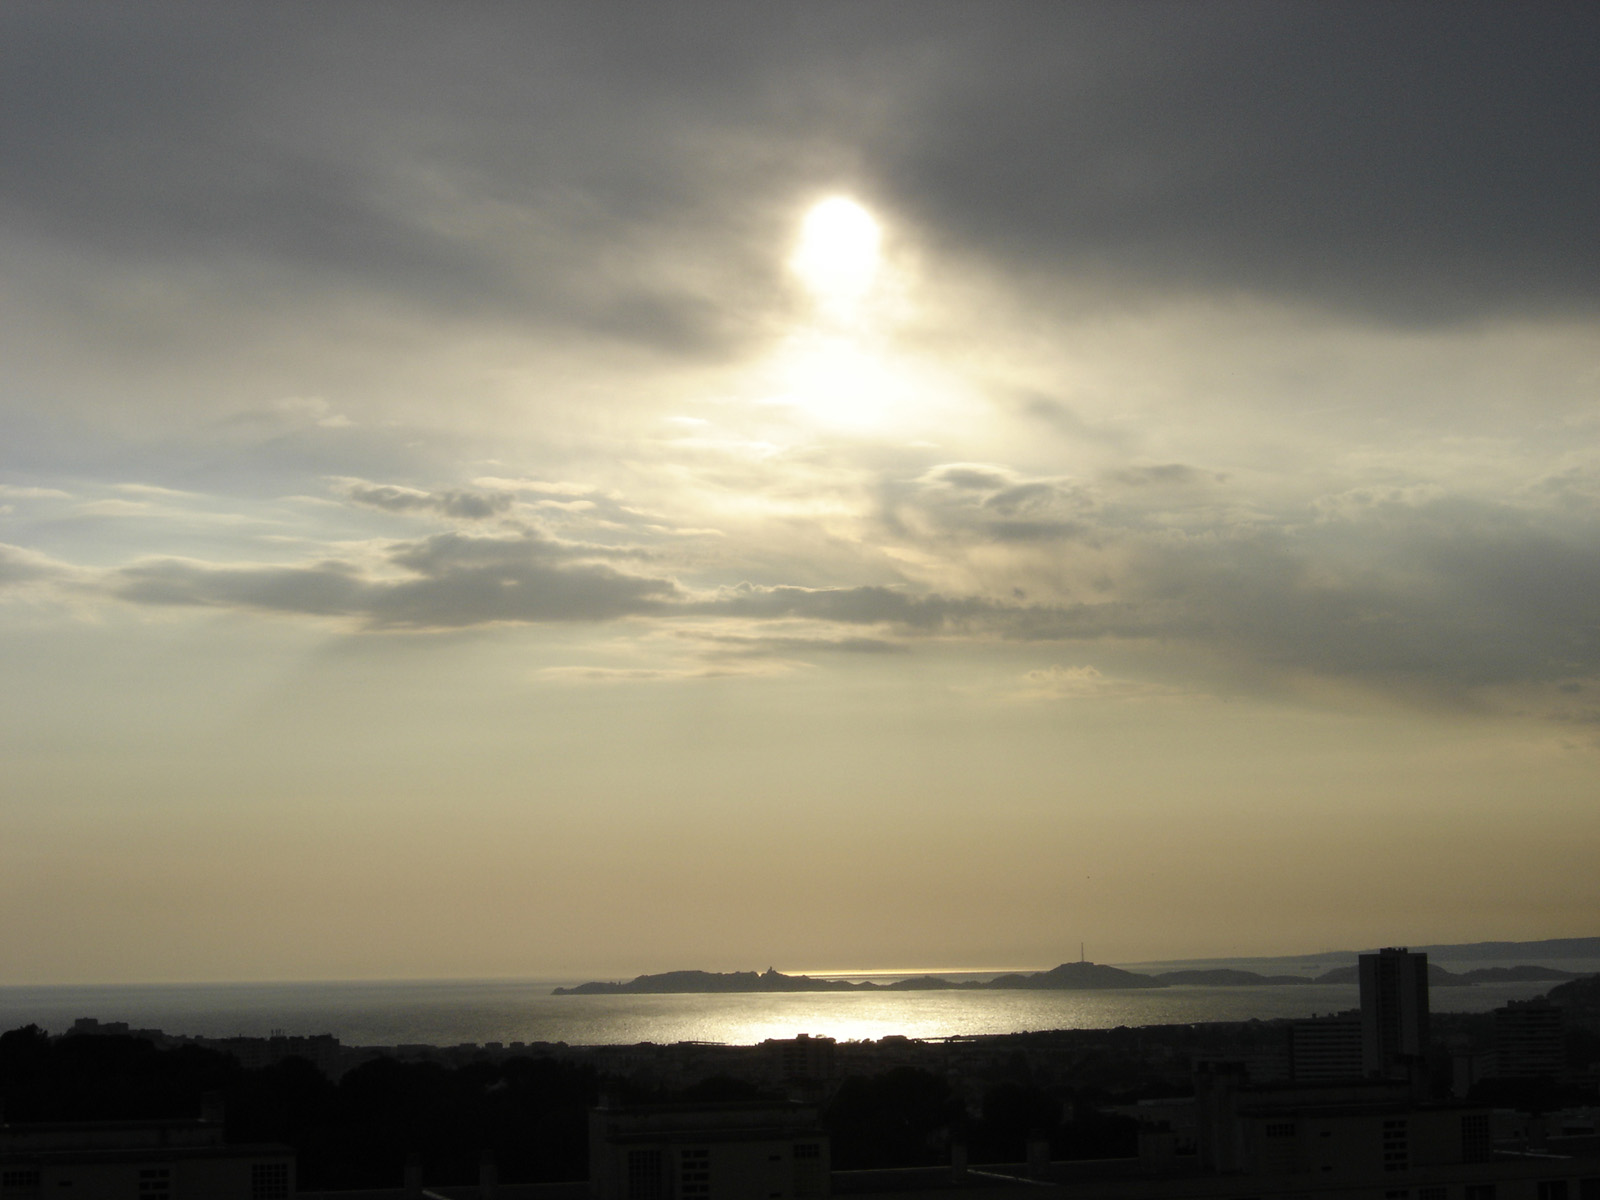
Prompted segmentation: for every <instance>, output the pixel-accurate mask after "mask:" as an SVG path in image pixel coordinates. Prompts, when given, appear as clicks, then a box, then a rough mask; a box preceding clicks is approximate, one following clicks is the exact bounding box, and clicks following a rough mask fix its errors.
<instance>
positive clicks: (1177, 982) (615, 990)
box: [552, 939, 1600, 996]
mask: <svg viewBox="0 0 1600 1200" xmlns="http://www.w3.org/2000/svg"><path fill="white" fill-rule="evenodd" d="M1596 940H1597V941H1600V939H1596ZM1580 978H1583V976H1582V975H1580V974H1579V973H1578V972H1575V971H1563V970H1560V969H1558V968H1555V967H1538V966H1515V967H1480V968H1478V969H1477V970H1473V971H1465V972H1462V973H1460V974H1457V973H1455V972H1453V971H1447V970H1445V969H1444V968H1443V967H1441V966H1438V965H1436V964H1433V963H1430V964H1428V983H1429V985H1430V986H1432V987H1470V986H1472V985H1473V984H1475V983H1535V982H1544V981H1546V980H1548V981H1550V982H1553V983H1554V982H1560V981H1563V980H1574V979H1580ZM1356 982H1357V972H1356V967H1355V966H1354V965H1351V966H1347V967H1335V968H1333V970H1331V971H1325V972H1323V973H1322V974H1321V975H1317V976H1314V977H1306V976H1302V975H1259V974H1257V973H1256V972H1254V971H1240V970H1234V969H1223V968H1219V969H1216V970H1194V971H1167V972H1163V973H1161V974H1159V975H1143V974H1140V973H1138V972H1136V971H1124V970H1123V969H1122V968H1120V967H1111V966H1107V965H1105V964H1104V963H1092V962H1074V963H1062V964H1061V965H1060V966H1056V967H1052V968H1050V970H1048V971H1034V972H1031V973H1018V972H1013V973H1011V974H1007V975H998V976H996V977H995V978H993V979H990V980H986V981H978V980H964V981H962V982H955V981H952V980H949V979H943V978H941V977H939V976H937V975H916V976H912V977H910V978H907V979H898V980H895V981H893V982H891V983H877V982H873V981H869V980H862V981H857V982H852V981H850V980H847V979H817V978H815V977H813V976H810V975H785V974H783V972H781V971H776V970H774V969H772V968H771V967H768V968H767V969H766V970H765V971H763V972H761V973H759V974H758V973H756V972H755V971H729V972H723V973H719V972H715V971H667V972H664V973H662V974H658V975H640V976H638V977H637V978H635V979H631V980H629V981H627V982H614V983H604V982H593V983H580V984H578V985H577V986H576V987H570V988H567V987H558V988H556V989H555V991H554V992H553V993H552V994H553V995H556V996H619V995H626V996H637V995H661V994H667V993H693V992H702V993H715V992H866V991H980V990H982V991H988V990H1035V991H1099V990H1105V989H1110V988H1164V987H1173V986H1189V987H1285V986H1293V985H1304V984H1312V983H1334V984H1353V983H1356Z"/></svg>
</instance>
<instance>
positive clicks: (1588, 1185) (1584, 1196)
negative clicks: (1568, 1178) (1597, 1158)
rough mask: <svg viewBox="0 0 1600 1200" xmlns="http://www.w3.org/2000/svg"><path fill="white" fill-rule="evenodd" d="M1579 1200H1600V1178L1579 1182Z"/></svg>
mask: <svg viewBox="0 0 1600 1200" xmlns="http://www.w3.org/2000/svg"><path fill="white" fill-rule="evenodd" d="M1578 1200H1600V1178H1589V1179H1580V1180H1578Z"/></svg>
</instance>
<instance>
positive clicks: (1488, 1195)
mask: <svg viewBox="0 0 1600 1200" xmlns="http://www.w3.org/2000/svg"><path fill="white" fill-rule="evenodd" d="M1463 1200H1494V1184H1492V1183H1469V1184H1467V1190H1466V1193H1465V1194H1464V1196H1463Z"/></svg>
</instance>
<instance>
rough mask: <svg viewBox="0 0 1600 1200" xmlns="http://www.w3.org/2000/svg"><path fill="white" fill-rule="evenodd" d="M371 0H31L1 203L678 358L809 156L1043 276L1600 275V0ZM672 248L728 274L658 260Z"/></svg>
mask: <svg viewBox="0 0 1600 1200" xmlns="http://www.w3.org/2000/svg"><path fill="white" fill-rule="evenodd" d="M370 17H371V11H370V10H368V9H365V8H350V7H345V6H336V7H333V8H322V7H318V8H305V7H279V8H260V7H234V6H226V7H213V8H206V9H201V8H196V7H193V6H186V5H185V6H171V5H166V6H164V5H141V6H138V8H137V9H124V8H120V7H117V6H111V5H72V4H69V5H43V4H38V5H28V4H18V5H11V6H8V7H7V9H6V12H5V15H4V22H5V26H4V36H5V39H6V42H7V45H8V48H9V53H8V54H7V55H6V57H5V65H4V67H3V70H0V89H3V91H0V108H3V111H4V112H5V114H6V116H5V121H6V134H7V136H6V153H5V155H4V156H3V158H0V219H3V220H4V222H5V224H6V226H7V227H8V228H9V229H10V230H11V231H12V232H13V233H17V234H22V235H24V236H27V237H31V238H44V239H48V240H51V241H54V242H57V243H60V244H64V245H71V246H74V247H76V248H77V249H79V250H80V251H82V250H88V251H91V252H94V253H100V254H104V255H110V256H113V257H120V258H125V259H129V260H131V261H159V262H162V263H166V264H171V263H175V262H187V263H190V264H193V265H196V266H215V267H217V268H218V269H224V268H226V269H227V270H229V271H232V272H234V273H238V272H240V271H241V270H242V271H245V272H246V273H247V274H249V275H250V277H251V278H253V279H254V281H255V282H256V284H257V285H258V286H259V285H266V286H268V287H271V288H281V287H284V286H286V285H289V284H291V283H292V282H293V281H294V280H296V279H300V280H301V281H302V282H304V281H309V280H311V279H323V280H332V279H338V280H343V281H346V282H353V283H358V284H360V285H361V286H364V287H367V288H372V289H377V290H380V291H384V292H388V293H391V294H393V295H395V296H401V297H406V298H408V299H409V300H411V301H413V302H418V303H422V304H425V305H427V306H429V307H434V308H439V309H441V310H444V309H448V310H452V311H455V312H461V311H480V312H481V311H499V312H501V313H503V314H505V315H507V316H511V315H515V316H517V317H518V318H519V319H524V320H526V319H530V318H531V319H537V320H539V321H542V322H545V323H547V324H551V325H554V326H562V325H581V326H582V327H584V328H586V329H588V330H589V331H590V332H592V333H595V334H597V335H600V336H604V337H614V338H621V339H624V340H629V341H634V342H637V343H639V344H641V345H647V346H656V347H664V348H670V349H674V350H676V351H678V352H682V353H689V354H707V353H718V352H721V351H725V350H726V349H727V348H728V347H729V346H730V345H732V344H734V343H735V342H736V341H737V340H738V339H739V338H741V337H746V336H749V335H750V334H751V330H750V329H749V328H747V327H746V324H745V323H746V320H747V314H748V306H749V301H750V299H751V297H752V295H753V294H754V293H753V292H752V291H751V290H750V289H752V288H755V287H759V286H764V284H765V283H770V280H771V276H772V272H773V269H774V268H773V265H772V264H771V263H770V261H769V260H764V259H763V257H762V256H761V255H758V254H756V253H755V247H756V245H757V244H758V243H759V245H760V246H761V249H762V250H763V252H764V251H765V248H766V246H767V244H768V241H769V240H770V232H771V231H770V230H769V229H768V228H767V227H766V225H765V222H766V221H767V219H768V218H767V216H766V209H767V208H769V207H771V206H772V205H775V204H777V203H779V202H780V198H781V197H787V196H790V195H792V194H793V192H794V189H795V188H796V187H802V188H803V187H807V186H816V184H817V181H818V180H819V179H820V180H824V181H826V180H829V179H834V180H837V179H844V180H847V181H849V180H853V181H854V182H855V183H856V185H858V186H859V187H861V188H863V189H864V190H866V191H867V192H869V193H876V194H877V196H878V198H879V199H881V200H884V201H887V202H888V203H889V205H890V206H891V207H892V208H893V209H894V210H896V211H898V212H900V213H902V214H906V215H909V216H911V217H913V218H914V219H915V221H916V222H917V223H918V224H919V225H920V227H921V228H922V230H923V232H924V233H925V234H926V236H928V237H929V238H930V239H931V240H932V242H933V243H934V244H935V245H938V246H943V247H947V248H951V249H956V248H959V250H960V252H961V253H963V254H972V253H978V254H980V255H985V256H988V257H990V258H992V259H993V261H995V262H996V263H998V264H1002V265H1004V266H1006V267H1008V268H1010V269H1025V270H1026V271H1027V272H1029V273H1033V274H1037V273H1038V272H1039V271H1041V270H1043V271H1045V272H1051V273H1066V274H1068V275H1070V276H1072V277H1073V278H1076V279H1079V280H1082V279H1101V280H1103V281H1104V280H1121V281H1123V282H1124V283H1126V284H1129V285H1135V286H1143V287H1151V288H1155V289H1159V290H1169V289H1173V288H1178V289H1193V288H1205V289H1208V290H1218V289H1221V290H1244V291H1255V292H1261V293H1264V294H1269V295H1278V296H1286V297H1292V298H1297V299H1301V300H1306V301H1311V302H1314V303H1320V304H1328V305H1334V306H1338V307H1342V308H1347V309H1351V310H1356V311H1361V312H1364V313H1367V314H1369V315H1373V316H1380V317H1385V318H1394V317H1400V318H1403V319H1407V320H1415V321H1434V320H1440V319H1453V318H1460V317H1466V316H1473V315H1477V314H1483V313H1493V312H1506V311H1523V310H1550V309H1558V310H1559V309H1581V310H1583V311H1585V312H1592V311H1593V310H1594V307H1595V301H1596V299H1597V296H1600V283H1597V280H1600V249H1597V246H1596V241H1595V239H1594V238H1593V237H1592V236H1591V223H1592V216H1593V211H1594V206H1595V204H1596V202H1597V199H1600V158H1597V157H1596V156H1595V155H1594V154H1593V152H1592V149H1593V147H1594V146H1595V145H1596V144H1600V10H1597V9H1596V8H1595V7H1594V6H1593V5H1585V4H1560V3H1537V4H1519V5H1514V6H1513V5H1504V4H1482V3H1465V4H1461V3H1453V4H1443V3H1415V4H1390V3H1375V2H1365V3H1362V2H1358V3H1346V4H1339V5H1309V4H1302V5H1285V4H1277V3H1259V2H1257V3H1220V4H1207V5H1203V6H1200V5H1187V4H1177V3H1150V4H1137V5H1113V4H1095V5H1089V4H1077V5H1049V6H1045V5H1035V4H985V5H982V6H973V5H964V4H936V5H928V4H915V5H899V4H875V5H870V6H868V5H854V4H838V3H821V4H818V3H807V4H804V5H792V6H775V7H769V6H761V8H760V9H756V8H751V7H747V6H724V5H715V4H698V5H693V6H687V7H685V6H673V7H670V8H653V7H652V8H627V9H619V10H615V11H613V12H609V13H606V14H604V15H603V16H602V15H596V14H594V13H593V12H591V11H587V10H584V11H581V12H580V10H579V9H577V8H565V7H559V6H554V7H553V6H538V7H516V8H506V7H501V8H481V9H472V10H461V9H450V10H442V9H437V8H432V7H423V6H414V5H394V6H389V7H388V8H386V10H385V14H384V18H383V19H382V20H381V21H373V20H371V19H370ZM783 202H785V203H786V202H787V201H783ZM509 214H518V215H515V216H512V215H509ZM506 221H509V222H510V224H506V223H505V222H506ZM512 235H514V238H515V240H514V242H509V241H508V240H507V238H508V237H510V236H512ZM679 244H684V245H686V246H688V248H689V249H690V250H691V251H692V252H694V253H697V254H700V255H701V256H702V257H704V255H706V254H708V253H709V254H715V255H717V256H719V258H718V261H719V263H720V265H719V267H718V271H719V272H720V283H719V286H718V291H717V293H716V294H715V295H712V294H711V293H709V292H707V291H706V290H705V289H704V288H703V287H702V286H700V285H698V284H694V283H691V282H689V281H688V280H686V279H685V278H684V277H683V275H682V274H681V273H679V272H674V271H671V270H668V269H666V268H664V267H660V268H658V267H653V266H651V263H652V261H653V260H654V259H656V258H658V257H659V256H660V255H661V254H662V253H666V252H669V251H671V249H672V248H673V247H675V246H677V245H679ZM513 249H514V251H515V252H514V253H507V251H508V250H513Z"/></svg>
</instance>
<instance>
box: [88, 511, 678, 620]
mask: <svg viewBox="0 0 1600 1200" xmlns="http://www.w3.org/2000/svg"><path fill="white" fill-rule="evenodd" d="M572 557H573V555H572V554H571V552H570V551H568V550H565V549H563V548H561V547H559V546H557V545H556V544H554V543H551V542H548V541H546V540H545V539H542V538H539V537H536V536H532V535H528V536H520V537H510V538H469V537H463V536H459V535H455V534H443V535H439V536H437V537H432V538H427V539H424V540H422V541H419V542H406V543H399V544H397V545H395V546H394V547H393V548H392V549H391V550H390V552H389V555H388V558H389V561H390V562H391V563H393V564H394V565H395V566H397V567H400V568H402V569H403V570H404V571H405V572H406V574H405V575H402V576H398V577H391V576H388V575H384V574H376V573H373V572H371V571H367V570H363V569H362V568H361V567H360V566H358V565H357V564H354V563H349V562H339V561H327V562H319V563H313V564H308V565H303V566H284V567H279V566H224V565H215V564H203V563H195V562H187V561H181V560H175V559H165V560H159V561H155V562H147V563H141V564H137V565H134V566H131V567H126V568H123V569H122V570H120V571H117V572H115V573H114V574H113V577H112V587H113V590H114V592H115V593H116V594H117V595H118V596H120V597H121V598H123V599H124V600H129V601H132V602H134V603H138V604H157V605H198V606H205V607H222V608H243V609H258V610H266V611H273V612H283V613H299V614H303V615H310V616H339V617H350V618H354V619H356V620H358V621H360V622H361V623H363V624H365V625H367V626H369V627H373V628H392V629H459V628H463V627H468V626H476V625H492V624H499V623H505V622H513V623H522V622H545V621H609V620H615V619H617V618H620V617H625V616H633V615H637V614H640V613H647V612H656V611H659V610H660V609H661V606H662V605H663V603H665V602H667V601H670V600H672V599H673V598H674V597H675V595H676V592H677V589H676V587H675V585H674V584H673V583H672V582H671V581H669V580H664V579H650V578H645V577H642V576H637V575H628V574H624V573H623V572H620V571H617V570H615V569H613V568H612V567H609V566H607V565H605V564H603V563H594V562H573V561H571V559H572Z"/></svg>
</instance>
